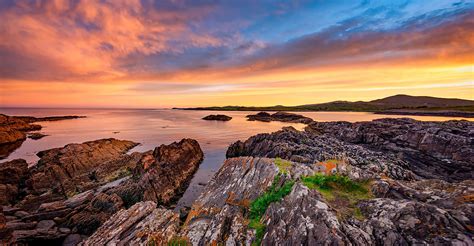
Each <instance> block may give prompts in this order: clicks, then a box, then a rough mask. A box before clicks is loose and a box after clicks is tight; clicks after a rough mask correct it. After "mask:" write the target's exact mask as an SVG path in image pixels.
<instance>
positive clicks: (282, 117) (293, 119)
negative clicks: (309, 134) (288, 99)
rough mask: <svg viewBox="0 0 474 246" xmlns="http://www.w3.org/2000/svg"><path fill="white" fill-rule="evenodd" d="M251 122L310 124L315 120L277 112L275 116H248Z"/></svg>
mask: <svg viewBox="0 0 474 246" xmlns="http://www.w3.org/2000/svg"><path fill="white" fill-rule="evenodd" d="M247 118H248V120H249V121H255V120H256V121H263V122H270V121H282V122H290V123H303V124H309V123H311V122H313V119H311V118H308V117H305V116H303V115H299V114H293V113H286V112H281V111H279V112H276V113H274V114H269V113H267V112H260V113H257V114H251V115H247Z"/></svg>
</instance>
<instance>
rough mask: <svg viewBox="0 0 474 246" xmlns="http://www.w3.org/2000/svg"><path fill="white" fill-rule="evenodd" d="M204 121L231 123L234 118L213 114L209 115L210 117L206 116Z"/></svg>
mask: <svg viewBox="0 0 474 246" xmlns="http://www.w3.org/2000/svg"><path fill="white" fill-rule="evenodd" d="M202 119H203V120H217V121H229V120H231V119H232V117H230V116H227V115H223V114H211V115H208V116H206V117H204V118H202Z"/></svg>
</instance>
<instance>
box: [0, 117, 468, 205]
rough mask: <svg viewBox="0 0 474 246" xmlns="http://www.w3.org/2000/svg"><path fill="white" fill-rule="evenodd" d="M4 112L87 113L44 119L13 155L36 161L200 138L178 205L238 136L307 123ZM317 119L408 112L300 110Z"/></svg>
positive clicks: (189, 199)
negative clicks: (79, 150) (124, 144)
mask: <svg viewBox="0 0 474 246" xmlns="http://www.w3.org/2000/svg"><path fill="white" fill-rule="evenodd" d="M0 113H3V114H7V115H28V116H54V115H83V116H87V118H82V119H74V120H64V121H55V122H40V123H39V124H41V125H42V126H43V129H42V130H41V131H40V132H42V133H44V134H47V135H49V136H47V137H44V138H42V139H40V140H31V139H27V140H26V141H25V142H24V143H23V144H22V146H21V147H20V148H18V149H17V150H16V151H15V152H13V153H12V154H11V155H10V156H9V157H8V158H6V159H4V160H2V162H3V161H7V160H12V159H16V158H23V159H25V160H27V161H28V163H30V165H34V163H35V162H36V161H37V160H38V157H37V156H36V153H37V152H38V151H41V150H46V149H51V148H56V147H62V146H64V145H66V144H69V143H81V142H85V141H91V140H96V139H101V138H117V139H125V140H131V141H135V142H138V143H141V144H140V145H139V146H137V147H135V148H134V149H132V150H131V152H134V151H140V152H142V151H147V150H150V149H153V148H155V147H156V146H159V145H161V144H169V143H172V142H174V141H179V140H181V139H182V138H194V139H196V140H198V141H199V144H200V145H201V148H202V149H203V151H204V154H205V158H204V161H203V163H202V164H201V166H200V168H199V170H198V171H197V173H196V175H195V176H194V178H193V180H192V181H191V184H190V186H189V188H188V190H187V191H186V192H185V194H184V196H183V198H182V199H181V200H180V201H179V202H178V207H181V206H183V205H190V204H191V203H192V201H194V199H195V198H196V197H197V196H198V195H199V193H200V191H201V190H202V188H203V186H202V185H200V184H203V183H207V182H208V181H209V180H210V178H211V177H212V175H213V174H214V173H215V172H216V171H217V170H218V169H219V167H220V165H221V164H222V162H223V161H224V159H225V152H226V150H227V147H228V146H229V144H231V143H233V142H235V141H237V140H245V139H247V138H248V137H250V136H252V135H255V134H258V133H265V132H268V133H269V132H273V131H277V130H279V129H281V128H282V127H284V126H294V127H295V128H297V129H303V128H304V125H303V124H291V123H282V122H270V123H266V122H257V121H247V120H246V118H245V116H246V115H248V114H253V113H256V112H216V111H182V110H171V109H34V108H3V109H0ZM217 113H222V114H226V115H229V116H232V117H233V119H232V120H231V121H228V122H216V121H205V120H202V119H201V118H202V117H204V116H206V115H209V114H217ZM300 114H303V115H305V116H308V117H310V118H313V119H314V120H316V121H339V120H344V121H350V122H356V121H368V120H373V119H378V118H386V117H390V118H397V117H403V116H394V115H390V116H388V115H375V114H371V113H362V112H304V113H300ZM410 118H414V119H417V120H426V121H445V120H450V119H462V118H446V117H431V116H410Z"/></svg>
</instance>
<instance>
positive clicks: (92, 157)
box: [27, 138, 140, 197]
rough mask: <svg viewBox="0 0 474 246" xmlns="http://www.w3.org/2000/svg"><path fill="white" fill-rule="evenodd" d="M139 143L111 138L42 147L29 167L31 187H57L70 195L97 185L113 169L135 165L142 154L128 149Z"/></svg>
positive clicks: (38, 190)
mask: <svg viewBox="0 0 474 246" xmlns="http://www.w3.org/2000/svg"><path fill="white" fill-rule="evenodd" d="M136 145H137V143H134V142H131V141H124V140H117V139H113V138H110V139H101V140H95V141H90V142H85V143H82V144H68V145H66V146H64V147H62V148H56V149H50V150H45V151H40V152H39V153H38V156H39V157H40V158H41V159H40V160H39V161H38V164H36V166H34V167H33V168H32V169H31V171H30V176H31V177H30V178H29V179H28V181H27V185H28V188H29V189H30V190H31V191H32V193H34V194H41V193H44V192H47V191H51V190H54V191H56V192H57V193H60V194H61V195H63V196H65V197H67V196H71V194H74V193H77V192H82V191H85V190H87V189H90V188H94V187H97V186H98V185H100V184H101V183H104V182H105V181H107V177H109V176H110V175H111V173H113V172H114V171H118V170H119V169H124V168H127V167H131V168H133V167H134V164H135V163H136V162H137V160H136V159H137V158H139V157H140V156H138V157H135V158H134V156H131V155H126V154H125V153H126V152H127V151H128V150H130V149H131V148H133V147H135V146H136ZM53 180H54V183H53V184H52V183H51V181H53Z"/></svg>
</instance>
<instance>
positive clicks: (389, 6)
mask: <svg viewBox="0 0 474 246" xmlns="http://www.w3.org/2000/svg"><path fill="white" fill-rule="evenodd" d="M333 2H338V1H308V2H306V1H302V2H297V3H296V2H294V3H278V4H277V3H275V4H272V3H268V2H265V3H263V1H225V2H224V3H217V2H216V1H153V0H141V1H140V0H134V1H132V0H114V1H112V0H74V1H66V0H55V1H39V0H38V1H26V0H25V1H22V0H19V1H9V0H7V1H2V2H1V3H0V16H1V19H2V21H1V22H0V33H1V35H0V105H1V106H38V107H138V108H149V107H153V108H158V107H174V106H211V105H215V106H224V105H244V106H250V105H255V106H260V105H277V104H282V105H301V104H311V103H320V102H328V101H335V100H352V101H356V100H372V99H377V98H382V97H385V96H390V95H394V94H410V95H426V96H438V97H456V98H465V99H474V75H473V74H474V73H473V72H474V3H473V2H472V1H441V0H440V1H432V2H431V1H430V3H429V4H427V3H426V2H425V1H345V2H344V4H342V3H338V4H334V3H333Z"/></svg>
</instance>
